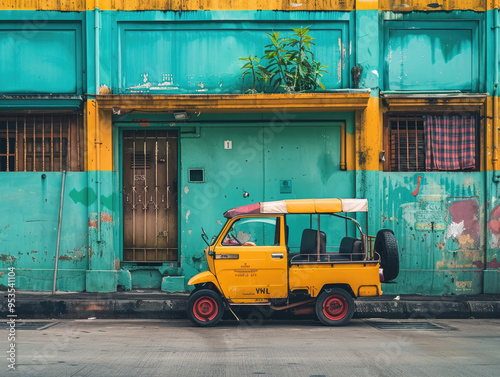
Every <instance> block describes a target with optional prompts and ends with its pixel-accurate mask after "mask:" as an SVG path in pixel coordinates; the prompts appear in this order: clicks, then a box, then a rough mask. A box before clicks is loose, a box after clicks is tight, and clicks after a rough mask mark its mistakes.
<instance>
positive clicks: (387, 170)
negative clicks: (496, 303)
mask: <svg viewBox="0 0 500 377" xmlns="http://www.w3.org/2000/svg"><path fill="white" fill-rule="evenodd" d="M399 3H401V4H399ZM498 22H499V19H498V5H497V4H496V3H492V2H487V1H474V2H471V1H458V0H456V1H451V0H450V1H439V2H437V3H435V4H434V5H433V4H427V3H424V2H421V1H417V0H415V1H408V2H405V4H403V3H402V2H394V1H389V0H387V1H386V0H380V1H361V0H357V1H355V0H348V1H318V2H315V3H314V4H302V3H290V4H283V3H282V2H274V1H271V2H263V1H257V0H256V1H247V2H234V1H232V2H229V1H220V2H218V3H217V4H212V3H211V2H209V1H197V2H194V1H171V2H166V3H164V2H161V4H160V2H158V1H153V0H150V1H142V2H138V1H132V0H130V1H117V2H110V1H100V2H99V1H85V0H81V1H72V2H69V1H53V2H52V1H49V2H45V3H44V4H43V5H40V4H39V3H38V2H36V1H23V2H21V3H19V2H14V1H4V2H3V3H2V4H0V52H1V54H0V56H2V59H1V60H0V182H1V185H0V203H1V206H0V214H1V216H0V284H2V286H3V287H4V288H5V287H6V285H7V271H8V270H7V269H8V268H9V267H15V268H16V275H17V285H18V289H24V290H35V291H50V290H51V289H52V286H53V276H54V266H55V260H56V249H57V239H58V236H57V228H58V224H59V205H60V200H61V185H62V180H63V171H65V172H66V173H64V174H65V185H64V194H63V195H62V196H63V210H62V221H61V237H60V251H59V252H60V254H59V257H58V272H57V289H58V290H61V291H87V292H115V291H117V290H130V289H147V288H150V289H161V290H163V291H166V292H182V291H185V290H187V289H188V287H187V284H186V283H187V281H188V280H189V278H190V277H192V276H193V275H195V274H196V273H198V272H200V271H203V270H204V269H205V268H206V262H205V260H204V258H205V256H204V253H203V249H204V246H205V244H204V243H203V241H202V239H201V237H200V233H201V229H200V228H201V227H204V229H205V230H206V231H207V233H209V234H216V233H217V232H218V231H219V230H220V229H221V227H222V224H223V222H224V221H225V220H224V218H223V216H222V214H223V212H224V211H225V210H227V209H229V208H232V207H236V206H239V205H245V204H250V203H253V202H260V201H272V200H281V199H295V198H326V197H343V198H349V197H358V198H368V199H369V205H370V217H369V224H368V225H369V229H370V230H371V231H374V230H378V229H380V228H390V229H392V230H394V232H395V234H396V238H397V240H398V243H399V249H400V261H401V273H400V277H399V278H398V284H394V285H388V286H387V287H385V292H386V293H401V294H405V293H417V294H433V295H441V294H479V293H499V292H500V279H499V278H500V263H499V262H498V258H497V254H498V251H499V250H500V209H498V204H499V203H497V198H498V182H499V181H500V178H499V177H500V174H498V171H499V170H500V166H499V159H498V140H499V137H498V128H499V126H498V93H497V90H498V70H499V58H498V56H499V52H498V51H499V50H498V48H499V43H500V42H499V39H498ZM300 27H309V28H310V34H311V35H312V36H313V37H314V38H315V41H314V42H315V45H314V46H313V51H314V53H315V58H316V60H318V61H321V63H323V64H324V65H326V66H328V69H327V70H328V73H327V74H325V76H324V78H323V80H322V83H323V84H324V85H325V87H326V90H320V91H316V92H310V93H283V92H278V93H270V90H269V89H268V88H267V89H265V88H263V87H258V90H259V93H254V94H248V89H249V88H251V87H252V82H251V78H250V77H249V76H248V75H247V76H245V77H242V71H241V69H240V68H241V66H242V62H241V61H240V60H238V58H240V57H246V56H248V55H256V56H259V57H260V56H262V55H263V54H264V51H265V45H267V44H268V43H269V40H268V36H267V35H266V32H270V31H279V32H280V33H282V34H283V35H290V34H291V29H292V28H300ZM430 115H438V116H445V117H446V116H455V117H463V116H473V117H475V119H476V123H475V133H474V134H475V139H474V140H475V141H474V143H475V157H476V166H475V168H473V169H466V170H463V171H460V170H459V171H438V170H436V169H432V168H429V166H425V165H424V164H426V163H427V162H426V161H425V158H424V157H423V156H424V152H425V151H426V148H429V146H427V145H426V144H425V139H424V136H423V135H424V131H423V122H424V119H425V117H426V116H430ZM419 164H420V165H419ZM244 193H248V194H249V196H248V197H244V195H243V194H244Z"/></svg>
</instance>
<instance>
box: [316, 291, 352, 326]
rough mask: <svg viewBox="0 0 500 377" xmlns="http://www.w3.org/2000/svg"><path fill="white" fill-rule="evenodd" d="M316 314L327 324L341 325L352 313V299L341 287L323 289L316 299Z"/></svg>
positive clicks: (347, 320)
mask: <svg viewBox="0 0 500 377" xmlns="http://www.w3.org/2000/svg"><path fill="white" fill-rule="evenodd" d="M316 315H317V317H318V319H319V320H320V321H321V322H323V324H325V325H327V326H343V325H345V324H346V323H347V322H349V321H350V320H351V318H352V316H353V315H354V299H353V298H352V296H351V295H350V294H349V293H347V292H346V291H345V290H343V289H340V288H329V289H325V290H324V291H323V292H322V293H320V295H319V296H318V299H317V300H316Z"/></svg>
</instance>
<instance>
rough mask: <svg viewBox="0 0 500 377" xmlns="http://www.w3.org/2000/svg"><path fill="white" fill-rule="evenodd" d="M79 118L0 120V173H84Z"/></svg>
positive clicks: (69, 116) (81, 129)
mask: <svg viewBox="0 0 500 377" xmlns="http://www.w3.org/2000/svg"><path fill="white" fill-rule="evenodd" d="M83 138H84V132H83V122H82V119H81V116H79V115H59V114H57V115H45V114H44V115H35V116H33V115H29V116H28V115H26V116H6V117H0V171H32V172H34V171H63V170H68V171H82V170H83V163H84V161H83V159H84V139H83Z"/></svg>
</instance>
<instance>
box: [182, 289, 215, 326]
mask: <svg viewBox="0 0 500 377" xmlns="http://www.w3.org/2000/svg"><path fill="white" fill-rule="evenodd" d="M187 314H188V317H189V319H190V320H191V321H192V322H193V323H194V324H195V325H197V326H202V327H209V326H215V325H216V324H217V323H219V322H220V320H221V319H222V315H223V314H224V302H223V301H222V297H220V295H219V294H218V293H217V292H215V291H213V290H211V289H200V290H197V291H194V292H193V293H192V294H191V296H190V297H189V301H188V310H187Z"/></svg>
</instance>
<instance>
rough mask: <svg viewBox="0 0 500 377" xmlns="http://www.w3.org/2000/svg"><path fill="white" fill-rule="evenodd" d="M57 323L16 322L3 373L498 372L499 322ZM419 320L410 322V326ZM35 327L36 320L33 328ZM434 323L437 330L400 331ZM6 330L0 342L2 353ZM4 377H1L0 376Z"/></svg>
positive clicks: (2, 364) (1, 368) (53, 376)
mask: <svg viewBox="0 0 500 377" xmlns="http://www.w3.org/2000/svg"><path fill="white" fill-rule="evenodd" d="M376 321H378V322H383V324H382V325H384V324H389V325H395V326H396V329H378V328H375V327H373V326H372V325H370V324H369V323H368V322H367V321H366V320H352V321H351V322H350V324H349V325H348V326H345V327H340V328H331V327H325V326H322V325H321V324H320V323H319V322H317V321H312V320H310V321H275V320H273V321H271V320H266V321H264V322H261V321H259V320H258V318H257V319H256V320H255V323H253V322H252V323H249V322H248V321H245V322H243V323H238V322H236V321H223V322H222V323H221V324H220V325H219V326H217V327H214V328H198V327H193V326H192V325H191V323H190V322H189V321H187V320H99V319H97V320H62V321H59V323H57V324H56V325H54V326H52V327H48V328H45V329H42V330H36V329H33V330H30V329H28V328H23V326H22V325H19V324H18V325H17V328H16V333H15V336H16V345H15V359H16V360H15V361H16V365H15V367H16V370H11V369H9V368H8V364H9V363H10V361H8V360H7V358H6V357H2V361H0V375H2V376H42V377H44V376H50V377H57V376H120V377H125V376H174V377H175V376H189V377H194V376H237V377H242V376H287V377H288V376H306V377H309V376H311V377H312V376H370V377H373V376H432V377H435V376H440V377H441V376H475V377H477V376H495V377H497V376H499V375H500V372H499V371H500V320H477V319H476V320H475V319H469V320H431V321H425V320H422V321H409V320H401V321H397V320H376ZM414 322H418V323H417V324H416V325H411V326H410V325H409V323H414ZM42 325H43V324H41V325H39V326H38V328H40V327H41V326H42ZM429 325H430V326H439V327H438V328H437V329H429V330H422V329H409V328H408V327H415V326H416V327H418V328H420V327H422V326H429ZM8 331H9V330H4V331H2V335H1V339H0V345H1V346H2V350H5V351H7V352H5V351H4V352H2V353H3V354H4V355H7V357H8V356H9V352H8V351H9V348H8V347H9V346H8V344H9V342H8V339H7V335H8ZM5 371H6V372H7V373H4V372H5Z"/></svg>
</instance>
